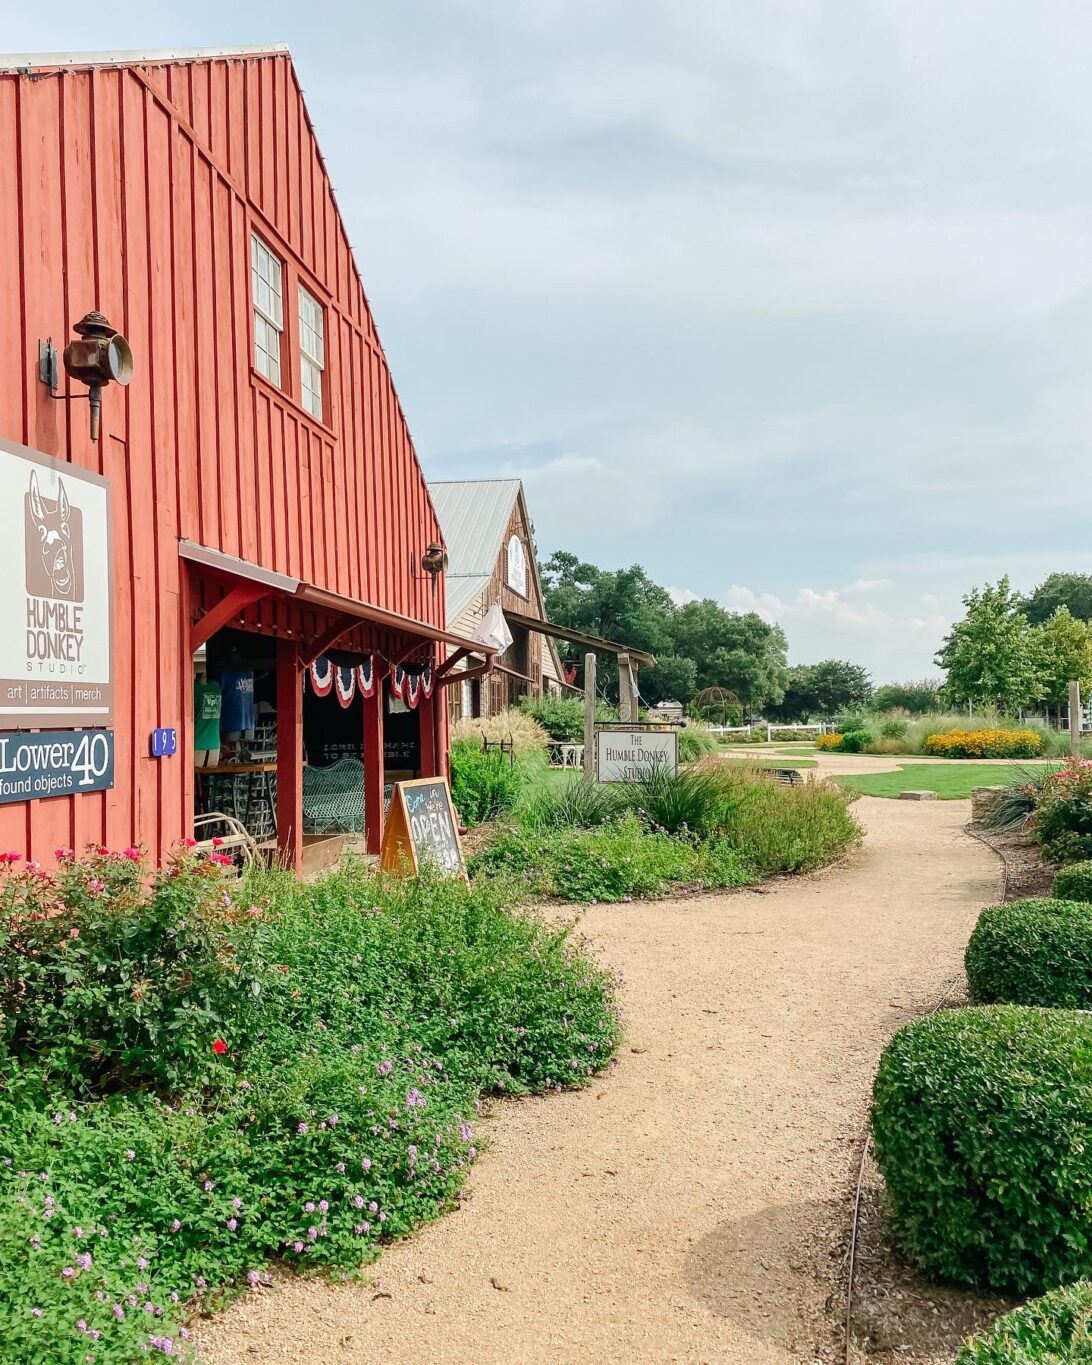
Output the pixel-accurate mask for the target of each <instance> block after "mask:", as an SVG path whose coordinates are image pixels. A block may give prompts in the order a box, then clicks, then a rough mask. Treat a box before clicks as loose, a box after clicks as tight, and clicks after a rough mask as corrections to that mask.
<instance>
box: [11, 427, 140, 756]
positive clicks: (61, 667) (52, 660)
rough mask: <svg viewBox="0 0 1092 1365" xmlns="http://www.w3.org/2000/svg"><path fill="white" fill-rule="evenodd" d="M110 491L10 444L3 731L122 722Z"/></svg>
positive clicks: (94, 476)
mask: <svg viewBox="0 0 1092 1365" xmlns="http://www.w3.org/2000/svg"><path fill="white" fill-rule="evenodd" d="M112 614H113V613H112V595H111V583H110V486H109V483H108V481H107V480H106V479H104V478H101V477H100V476H99V475H97V474H89V473H87V472H86V471H85V470H82V469H78V468H77V467H76V466H75V465H70V464H66V463H65V462H64V461H63V460H54V459H51V458H50V457H49V456H48V455H42V454H40V453H39V452H38V451H36V450H28V449H27V448H26V447H25V446H20V445H14V444H13V443H11V442H8V441H0V730H25V729H30V728H32V727H37V728H45V727H52V726H108V725H110V724H111V722H112V720H113V674H112V667H113V638H112V624H113V623H112Z"/></svg>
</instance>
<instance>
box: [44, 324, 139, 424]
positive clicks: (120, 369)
mask: <svg viewBox="0 0 1092 1365" xmlns="http://www.w3.org/2000/svg"><path fill="white" fill-rule="evenodd" d="M72 330H73V331H74V332H75V333H76V336H77V337H78V338H79V340H77V341H70V342H69V343H68V345H67V346H66V347H65V348H64V368H65V371H66V372H67V374H68V375H69V377H70V378H72V379H78V380H79V382H80V383H81V384H86V385H87V394H86V397H87V400H88V405H89V408H90V414H91V439H92V441H97V440H98V439H99V426H100V419H101V415H102V391H103V389H104V388H105V387H106V385H107V384H111V383H113V384H120V385H121V386H122V387H123V388H124V387H125V385H126V384H128V382H129V380H130V379H132V377H133V353H132V351H131V350H130V349H129V343H128V342H127V341H126V340H125V338H124V337H123V336H122V335H121V333H120V332H118V331H116V330H115V328H113V327H112V326H111V325H110V323H109V322H107V320H106V319H105V318H104V317H103V315H102V314H101V313H87V314H85V315H84V316H83V317H82V318H80V320H79V322H77V323H76V325H75V326H74V327H73V328H72ZM38 378H39V379H40V380H41V381H42V383H43V384H45V385H46V387H47V388H48V389H49V391H50V393H49V396H50V397H51V398H55V399H56V400H57V401H58V402H62V403H70V402H73V401H75V400H76V399H78V398H83V397H84V396H85V395H84V394H82V393H70V394H60V393H57V392H56V389H57V382H58V376H57V350H56V347H55V346H54V345H53V338H52V337H50V338H49V339H48V340H46V341H40V342H39V343H38Z"/></svg>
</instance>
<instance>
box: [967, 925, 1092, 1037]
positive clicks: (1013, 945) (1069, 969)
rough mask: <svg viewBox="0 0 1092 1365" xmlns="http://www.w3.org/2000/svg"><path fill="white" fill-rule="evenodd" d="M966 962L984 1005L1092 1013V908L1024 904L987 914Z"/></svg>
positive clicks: (972, 939) (973, 988)
mask: <svg viewBox="0 0 1092 1365" xmlns="http://www.w3.org/2000/svg"><path fill="white" fill-rule="evenodd" d="M965 963H966V967H967V981H968V984H969V985H970V988H971V998H972V999H974V1000H977V1001H978V1002H979V1003H980V1004H983V1005H990V1004H994V1003H997V1002H1001V1003H1005V1004H1010V1005H1043V1006H1046V1007H1047V1008H1052V1007H1053V1008H1058V1009H1078V1010H1084V1009H1092V905H1089V904H1087V903H1081V902H1078V901H1064V900H1023V901H1010V902H1009V903H1008V904H1007V905H995V906H992V907H991V908H989V909H987V910H983V911H982V913H981V914H980V915H979V917H978V923H977V924H976V925H975V928H974V932H973V933H972V934H971V937H970V941H969V942H968V944H967V951H966V955H965Z"/></svg>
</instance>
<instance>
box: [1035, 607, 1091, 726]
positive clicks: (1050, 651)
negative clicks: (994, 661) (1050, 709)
mask: <svg viewBox="0 0 1092 1365" xmlns="http://www.w3.org/2000/svg"><path fill="white" fill-rule="evenodd" d="M1033 635H1034V638H1035V645H1036V649H1037V651H1038V657H1037V660H1036V662H1037V667H1038V673H1039V682H1040V685H1041V687H1042V695H1043V696H1044V697H1045V698H1046V700H1047V701H1048V702H1052V703H1053V704H1054V705H1055V706H1057V707H1058V708H1059V712H1060V709H1061V706H1062V705H1063V704H1064V703H1066V702H1068V700H1069V684H1070V683H1071V682H1078V683H1080V685H1081V693H1082V694H1083V695H1087V693H1088V691H1089V689H1090V688H1092V630H1090V629H1089V626H1088V624H1087V623H1086V622H1085V621H1078V620H1076V619H1075V618H1074V617H1073V616H1071V615H1070V612H1069V608H1068V607H1059V608H1058V609H1057V610H1056V611H1055V613H1054V615H1053V616H1052V617H1051V618H1050V620H1049V621H1047V622H1045V623H1044V624H1043V625H1041V626H1035V627H1034V629H1033Z"/></svg>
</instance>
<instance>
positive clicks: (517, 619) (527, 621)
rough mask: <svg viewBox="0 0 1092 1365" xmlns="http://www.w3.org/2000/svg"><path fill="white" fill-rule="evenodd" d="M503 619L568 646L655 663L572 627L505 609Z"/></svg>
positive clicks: (642, 653)
mask: <svg viewBox="0 0 1092 1365" xmlns="http://www.w3.org/2000/svg"><path fill="white" fill-rule="evenodd" d="M504 619H505V620H506V621H508V622H509V623H510V624H511V625H513V626H520V627H522V629H524V630H534V631H537V632H538V634H539V635H552V636H553V638H554V639H555V640H568V641H569V643H570V644H574V645H583V646H584V647H585V648H586V649H594V650H599V651H600V652H601V653H603V654H628V655H629V657H630V658H631V659H635V660H636V661H637V662H638V663H639V664H645V665H646V666H648V667H651V666H652V665H653V664H654V663H655V662H656V656H655V654H649V653H648V652H647V651H645V650H643V649H633V648H632V647H631V646H629V645H620V644H618V643H617V641H615V640H604V639H603V638H602V637H601V636H599V635H589V634H588V633H587V631H585V630H577V629H576V628H575V627H574V626H555V625H554V623H553V622H552V621H543V620H540V619H539V618H538V617H537V616H524V615H523V614H522V613H521V612H518V611H509V610H508V608H507V607H505V608H504ZM475 648H478V646H475Z"/></svg>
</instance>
